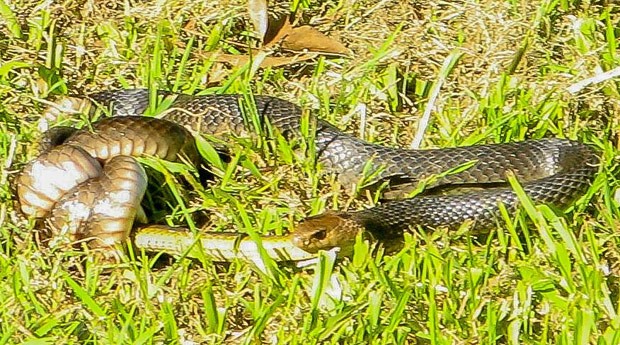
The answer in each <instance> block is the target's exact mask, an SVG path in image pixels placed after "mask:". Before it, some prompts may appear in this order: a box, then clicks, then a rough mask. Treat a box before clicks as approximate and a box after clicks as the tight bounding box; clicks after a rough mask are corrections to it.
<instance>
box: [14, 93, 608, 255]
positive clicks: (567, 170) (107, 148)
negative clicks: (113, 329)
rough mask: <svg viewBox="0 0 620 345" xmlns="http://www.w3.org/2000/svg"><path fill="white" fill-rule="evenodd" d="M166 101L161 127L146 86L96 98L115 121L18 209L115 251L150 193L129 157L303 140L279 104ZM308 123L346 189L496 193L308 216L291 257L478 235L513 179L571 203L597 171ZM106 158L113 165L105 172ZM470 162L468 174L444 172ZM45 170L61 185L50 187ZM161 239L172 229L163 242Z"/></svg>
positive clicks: (587, 160)
mask: <svg viewBox="0 0 620 345" xmlns="http://www.w3.org/2000/svg"><path fill="white" fill-rule="evenodd" d="M167 96H168V97H172V102H171V105H170V107H169V108H168V109H167V110H166V111H165V112H164V116H163V119H156V118H149V117H142V116H140V115H141V114H142V113H143V112H144V110H145V109H146V108H147V107H148V105H149V92H148V91H147V90H141V89H137V90H124V91H107V92H101V93H97V94H94V95H91V96H89V99H90V100H92V101H95V102H96V103H100V104H102V105H105V106H109V105H112V107H113V111H112V112H113V113H114V115H116V116H117V117H111V118H106V119H103V120H100V121H98V122H95V123H93V125H92V130H88V129H86V130H79V131H76V132H75V133H72V132H69V133H67V134H66V135H64V136H66V138H64V136H63V137H62V138H61V139H54V140H53V141H58V142H60V143H62V144H61V145H59V146H56V147H54V148H52V149H50V150H48V151H47V152H44V153H43V154H42V155H41V156H40V157H38V158H37V159H35V160H34V161H33V162H31V163H29V164H28V165H27V166H26V167H25V169H24V170H23V172H22V173H21V174H20V176H19V177H18V179H17V187H18V197H19V199H20V202H21V205H22V206H21V207H22V211H24V213H25V214H27V215H30V216H35V217H40V218H48V219H50V221H49V222H50V223H51V224H52V225H53V227H54V228H58V229H59V228H63V227H64V228H65V231H68V232H69V233H71V234H74V235H75V237H76V238H80V237H84V236H90V237H94V238H95V239H97V240H98V241H99V242H100V245H104V246H108V245H111V244H115V243H118V242H119V241H122V240H124V239H125V238H126V237H127V233H128V231H129V229H131V227H132V225H133V219H134V218H135V216H136V215H139V213H140V208H139V206H131V205H134V203H135V202H136V200H137V203H138V204H139V200H140V199H141V198H142V195H143V194H144V189H145V182H143V181H145V180H144V178H143V175H144V171H143V169H142V168H141V167H140V165H139V164H137V163H136V162H135V160H133V159H132V158H130V157H128V156H139V155H152V156H157V157H160V158H163V159H168V160H173V161H174V160H187V161H189V162H192V163H197V162H198V160H199V157H198V154H197V151H196V147H195V144H194V140H193V136H192V134H191V133H192V132H194V133H203V134H210V135H221V134H224V133H233V134H235V135H244V134H248V133H253V132H255V131H256V130H257V129H258V130H259V132H264V133H269V129H270V128H275V129H276V130H277V131H279V132H280V133H281V134H282V135H283V136H284V137H285V138H287V139H291V140H294V139H298V138H300V137H301V132H302V131H301V127H302V123H303V121H304V120H303V119H304V117H303V114H304V113H303V111H302V110H301V109H300V108H299V107H298V106H296V105H294V104H292V103H290V102H287V101H284V100H281V99H278V98H274V97H268V96H254V102H245V101H244V98H243V96H240V95H208V96H189V95H172V94H167ZM249 113H255V114H256V115H257V116H249V115H248V114H249ZM309 120H310V122H311V123H313V124H314V127H315V137H314V145H315V146H316V152H317V155H318V157H317V161H318V162H319V163H320V164H321V165H322V166H323V167H324V169H325V170H326V171H328V172H334V173H337V174H339V179H340V181H341V182H342V183H343V184H347V185H348V184H351V183H353V182H356V181H358V179H359V178H360V176H361V175H362V174H363V172H364V171H368V170H369V168H370V170H371V171H375V175H374V176H376V179H377V180H385V179H388V180H398V181H399V182H401V183H402V182H407V183H409V184H415V183H417V182H419V181H421V180H423V179H427V178H430V177H433V176H440V177H438V178H437V179H436V181H434V183H433V186H442V185H468V184H474V185H484V184H489V185H490V186H491V187H492V188H489V189H485V190H482V191H476V192H466V193H463V194H457V195H426V196H420V197H414V198H411V199H405V200H399V201H393V202H387V203H384V204H382V205H379V206H377V207H373V208H369V209H365V210H360V211H353V212H340V213H334V212H328V213H325V214H323V215H319V216H314V217H310V218H307V219H305V220H303V221H302V222H301V223H300V224H298V225H297V226H296V229H295V231H294V233H293V235H292V237H290V238H289V237H287V238H285V240H282V239H278V241H280V242H281V243H284V242H287V244H284V245H283V246H284V247H283V248H287V249H286V250H288V247H287V246H290V242H289V240H292V243H293V244H294V245H295V246H297V247H299V248H301V249H303V250H305V251H308V252H316V251H317V250H318V249H329V248H331V247H348V246H349V247H350V246H351V244H352V243H353V241H354V239H355V235H356V234H357V233H359V232H360V231H363V230H367V231H370V232H371V233H372V234H373V235H375V237H378V238H388V237H391V236H394V235H395V234H396V233H398V232H400V231H402V230H403V229H405V228H407V227H411V226H414V227H415V226H421V227H428V228H438V227H448V228H455V227H458V226H460V225H461V224H463V223H464V222H466V221H470V222H472V225H471V226H472V228H473V229H485V228H488V227H490V226H493V225H495V224H497V215H498V213H499V203H500V202H501V203H503V204H504V205H505V206H506V208H507V209H508V210H509V211H514V210H516V208H517V206H518V199H517V197H516V195H515V193H514V192H513V191H512V190H511V189H510V188H509V187H506V186H504V187H498V186H497V184H501V183H505V182H506V179H507V175H508V174H514V176H516V178H517V179H518V180H519V181H520V183H521V184H522V186H523V188H524V190H525V192H526V193H527V194H528V195H529V197H530V198H531V199H532V200H533V201H534V202H535V203H548V204H554V205H557V206H565V205H567V204H568V203H570V202H571V201H572V200H573V199H575V197H577V196H578V195H579V194H580V193H582V192H583V191H584V190H585V189H586V188H587V187H588V186H589V184H590V183H591V181H592V178H593V176H594V174H595V173H596V171H597V169H598V168H597V164H598V157H597V155H596V153H595V151H594V150H593V149H591V148H590V147H589V146H587V145H584V144H581V143H578V142H575V141H571V140H562V139H540V140H529V141H523V142H516V143H508V144H495V145H477V146H470V147H456V148H448V149H434V150H404V149H400V148H389V147H385V146H379V145H375V144H371V143H368V142H365V141H363V140H361V139H358V138H355V137H353V136H351V135H348V134H346V133H343V132H342V131H340V130H339V129H337V128H336V127H334V126H333V125H331V124H329V123H327V122H325V121H323V120H320V119H316V118H313V117H309ZM55 144H57V143H55ZM115 157H120V158H115ZM99 162H106V163H105V164H104V167H103V168H102V167H101V165H100V163H99ZM466 164H471V166H470V167H469V168H467V169H465V170H463V171H460V172H458V173H455V174H449V175H445V176H444V175H442V173H445V172H446V171H448V170H449V169H452V168H455V167H458V166H462V165H466ZM41 174H43V175H41ZM46 174H47V175H46ZM49 174H55V175H58V176H63V177H64V178H60V179H55V180H54V181H48V180H49V179H48V178H47V177H48V176H50V175H49ZM43 176H45V177H43ZM84 184H85V185H84ZM78 185H79V186H78ZM76 186H77V187H76ZM63 195H64V196H63ZM59 200H60V201H59ZM111 205H114V206H119V205H120V206H119V207H117V208H112V207H111ZM97 210H98V211H97ZM127 219H130V220H127ZM67 224H72V225H70V226H68V225H67ZM67 228H69V229H68V230H67ZM151 231H152V233H150V234H149V233H148V232H143V233H142V235H140V236H142V237H141V238H143V239H144V238H146V240H144V241H143V242H141V243H144V245H143V246H145V247H149V248H151V249H158V248H163V247H166V248H168V249H169V247H170V246H169V245H168V246H167V244H166V243H164V242H165V241H164V240H161V241H159V240H153V241H151V242H149V241H148V238H149V236H150V235H154V234H155V233H156V231H153V230H151ZM162 231H163V232H165V231H166V230H161V231H160V234H161V232H162ZM139 234H140V233H139ZM299 256H300V257H301V256H303V255H302V254H300V255H299Z"/></svg>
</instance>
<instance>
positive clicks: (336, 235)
mask: <svg viewBox="0 0 620 345" xmlns="http://www.w3.org/2000/svg"><path fill="white" fill-rule="evenodd" d="M362 231H364V227H363V226H362V225H361V224H359V223H358V222H357V221H356V220H355V219H353V217H352V216H351V215H350V214H347V213H336V212H326V213H323V214H320V215H317V216H313V217H309V218H306V219H304V220H303V221H301V222H300V223H299V224H298V225H297V227H296V228H295V231H294V232H293V237H292V242H293V244H294V245H295V246H297V247H299V248H301V249H303V250H305V251H307V252H309V253H316V252H317V251H319V250H330V249H332V248H336V247H339V248H340V253H341V254H342V255H348V253H351V252H352V251H353V245H354V244H355V237H356V236H357V234H358V233H360V232H362Z"/></svg>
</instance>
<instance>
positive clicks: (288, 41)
mask: <svg viewBox="0 0 620 345" xmlns="http://www.w3.org/2000/svg"><path fill="white" fill-rule="evenodd" d="M282 48H284V49H288V50H293V51H304V50H307V51H311V52H321V53H327V54H336V55H348V54H349V50H348V49H347V47H345V46H344V45H343V44H342V43H340V42H339V41H337V40H335V39H333V38H331V37H329V36H326V35H324V34H323V33H321V32H320V31H318V30H316V29H315V28H313V27H311V26H307V25H304V26H300V27H298V28H292V29H291V30H290V32H289V33H288V35H286V37H284V39H283V41H282Z"/></svg>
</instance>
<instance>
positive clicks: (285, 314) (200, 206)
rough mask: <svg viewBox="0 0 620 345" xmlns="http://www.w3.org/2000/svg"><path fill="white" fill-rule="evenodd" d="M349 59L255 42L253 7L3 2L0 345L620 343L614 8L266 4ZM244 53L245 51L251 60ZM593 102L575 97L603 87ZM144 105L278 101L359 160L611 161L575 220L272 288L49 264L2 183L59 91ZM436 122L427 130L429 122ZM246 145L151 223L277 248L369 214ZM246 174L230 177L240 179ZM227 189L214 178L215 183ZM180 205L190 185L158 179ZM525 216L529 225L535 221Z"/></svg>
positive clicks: (81, 257) (313, 274)
mask: <svg viewBox="0 0 620 345" xmlns="http://www.w3.org/2000/svg"><path fill="white" fill-rule="evenodd" d="M270 6H271V10H272V12H278V13H291V12H295V14H294V15H293V18H294V19H295V20H294V22H293V26H294V27H299V26H302V25H309V26H311V27H313V28H314V29H317V30H318V31H320V32H322V33H324V34H326V35H327V36H328V37H330V38H331V39H333V40H334V41H339V42H341V43H342V44H343V45H344V46H345V47H346V48H347V49H348V50H349V52H348V54H341V55H325V54H317V55H312V56H311V57H310V58H308V59H306V60H303V61H300V62H294V61H293V57H295V56H297V53H296V52H290V51H287V50H286V49H284V47H282V46H280V45H278V44H275V45H271V46H270V47H269V49H268V50H267V51H268V52H269V54H270V55H269V57H277V58H281V60H278V61H280V62H281V63H280V64H272V65H270V64H269V63H267V64H265V65H262V66H261V67H260V68H259V67H257V66H256V65H252V62H253V61H254V60H245V61H246V62H239V60H235V59H233V58H232V57H233V56H243V57H247V56H252V57H253V58H257V59H258V58H260V57H261V55H260V54H258V50H257V49H256V48H257V47H258V46H259V45H260V40H259V39H258V38H257V35H256V34H255V33H253V28H252V26H251V24H250V20H249V15H248V10H247V3H246V2H244V1H177V0H173V1H157V2H146V1H144V2H143V1H117V0H109V1H84V2H76V1H70V0H67V1H56V2H52V1H44V2H39V1H19V0H14V1H7V0H4V1H2V2H0V18H1V21H0V22H1V23H2V24H3V25H0V48H1V49H0V64H1V65H0V100H1V101H0V128H1V131H0V150H1V151H0V152H1V154H0V163H1V165H2V174H1V176H0V181H1V183H0V185H1V186H2V187H0V188H1V189H0V198H1V200H2V205H1V206H0V207H1V208H0V281H1V282H2V284H0V343H21V342H25V343H30V344H40V343H50V344H51V343H137V344H139V343H186V344H191V343H258V342H265V343H338V344H349V343H351V344H357V343H431V344H480V343H487V344H494V343H500V344H503V343H511V344H522V343H524V344H529V343H536V344H545V343H550V344H568V343H574V344H577V343H578V344H586V343H597V344H617V343H619V342H620V331H619V328H620V316H618V310H619V309H618V299H619V296H618V293H619V288H620V282H619V280H618V276H619V274H620V272H619V266H618V265H619V263H620V261H619V258H620V251H619V243H620V240H619V239H618V237H617V235H616V231H617V230H618V228H619V227H620V225H619V224H620V222H619V221H618V219H619V212H618V202H617V201H616V199H617V198H616V199H614V197H615V195H614V193H615V191H616V190H617V188H618V181H617V179H616V176H617V173H618V166H617V157H618V130H619V129H620V124H619V122H620V117H619V115H618V114H619V113H620V94H619V87H618V86H619V83H620V79H618V78H617V77H616V78H615V79H613V78H612V79H607V80H606V79H604V78H600V76H601V74H602V73H603V72H605V71H608V70H613V69H614V68H617V67H618V65H619V63H620V56H619V55H618V54H619V52H618V50H617V46H618V36H620V29H619V27H620V6H618V5H617V4H615V2H614V1H577V0H575V1H571V0H561V1H551V0H544V1H514V0H504V1H489V0H481V1H468V0H459V1H449V2H448V1H445V2H444V1H434V2H428V1H427V2H423V1H386V0H383V1H346V0H343V1H301V2H293V3H277V4H270ZM248 47H254V48H252V49H250V48H248ZM597 76H599V78H598V79H597V80H595V81H594V82H593V83H591V84H589V85H585V86H584V87H579V84H577V86H574V87H572V88H571V86H573V85H574V84H576V83H579V82H582V81H584V80H587V79H588V78H592V77H597ZM129 87H150V88H159V89H167V90H174V91H179V92H184V93H198V92H200V93H249V92H252V93H256V94H269V95H274V96H278V97H281V98H284V99H287V100H290V101H292V102H295V103H297V104H300V105H301V106H303V107H304V109H309V110H310V109H312V110H314V111H315V112H316V113H317V114H318V116H320V117H322V118H324V119H327V120H329V121H331V122H332V123H334V124H336V125H337V126H338V127H339V128H341V129H343V130H345V131H347V132H350V133H354V134H355V135H358V136H361V137H363V138H364V139H367V140H369V141H373V142H377V143H381V144H384V145H389V146H400V147H409V146H411V145H412V143H414V145H413V146H418V145H415V142H416V139H415V138H416V136H417V137H419V138H421V142H420V144H419V147H421V148H431V147H450V146H461V145H469V144H478V143H498V142H508V141H515V140H522V139H529V138H540V137H563V138H570V139H575V140H580V141H582V142H585V143H588V144H591V145H593V146H594V147H596V148H597V150H599V152H600V154H601V157H602V164H601V170H600V173H599V174H598V175H597V178H596V180H595V182H594V183H593V186H592V187H591V188H590V190H589V191H588V193H587V194H586V195H585V196H584V197H583V198H581V199H580V200H578V201H577V202H576V204H575V206H574V207H571V208H569V209H568V210H552V209H550V208H548V207H544V206H541V207H538V208H537V209H530V210H529V211H528V212H523V213H522V214H521V215H520V216H519V217H517V218H515V219H514V221H512V222H509V224H508V225H507V226H506V227H503V228H498V229H494V230H492V231H491V232H490V233H489V234H488V235H487V236H483V237H472V236H469V235H468V233H467V231H466V230H463V231H461V232H457V233H447V232H445V231H437V232H428V231H423V230H416V231H412V232H411V234H408V235H407V236H406V245H405V248H404V249H402V250H401V251H400V252H398V253H396V254H393V255H383V254H382V253H381V252H379V253H372V254H371V253H370V251H369V248H368V247H367V244H366V243H364V242H360V243H359V244H358V246H357V248H356V252H355V254H354V256H353V257H352V258H350V259H345V260H342V261H336V262H334V261H333V260H332V259H331V258H330V257H323V258H322V260H321V261H320V262H319V263H317V264H314V265H311V266H309V267H305V268H297V267H295V266H290V265H281V266H274V267H271V268H269V269H266V270H260V269H257V268H256V267H253V266H252V265H249V264H246V263H243V262H233V263H230V264H226V265H221V264H213V263H211V262H208V261H204V260H189V259H184V258H174V257H170V258H160V257H159V256H152V255H149V256H147V255H145V254H144V253H139V252H136V253H135V255H133V256H132V257H131V258H128V259H127V260H126V261H124V262H123V263H122V264H115V265H104V264H102V263H100V262H98V261H96V260H92V258H90V257H89V256H88V255H85V253H84V250H82V249H79V248H75V249H67V246H63V245H43V244H42V243H40V242H41V241H40V237H39V232H37V231H33V230H32V228H33V225H32V224H30V223H28V222H27V221H25V220H24V219H22V218H21V217H20V215H19V212H18V211H17V207H16V205H15V203H14V198H13V192H12V189H11V186H10V183H7V182H10V181H11V180H12V179H13V178H14V176H15V174H16V173H17V172H18V171H19V169H20V168H21V167H22V166H23V165H24V164H25V162H27V161H28V160H30V159H32V158H33V157H35V156H36V152H37V151H36V150H37V149H36V142H37V141H38V139H39V138H40V136H41V130H43V129H45V128H46V127H47V126H50V125H57V124H61V123H63V124H72V125H73V124H75V125H81V124H83V123H84V117H79V116H78V117H74V118H70V119H65V120H60V119H52V120H47V121H42V120H41V117H42V113H43V110H44V109H45V108H46V107H47V106H48V105H49V104H50V102H52V101H54V100H56V99H58V97H59V96H61V95H65V94H79V93H84V92H91V91H95V90H102V89H107V88H129ZM426 112H428V115H430V118H429V123H428V125H425V124H424V120H423V118H424V117H423V114H425V113H426ZM255 146H256V145H255V143H251V142H240V143H237V144H235V145H234V152H235V154H233V155H232V158H231V162H229V163H224V164H223V165H222V166H221V169H219V168H218V167H215V168H214V169H213V170H214V175H215V176H216V178H215V179H214V181H213V182H212V183H211V184H209V185H208V186H206V187H204V188H201V187H199V186H198V187H197V186H194V187H195V188H196V190H195V191H192V192H191V193H189V194H191V195H190V196H191V198H189V199H187V200H186V199H184V196H180V197H179V198H177V200H181V201H186V202H182V203H181V204H179V203H178V202H177V201H175V199H174V198H173V199H172V200H170V202H169V203H168V204H167V206H166V209H164V210H161V215H159V216H160V217H163V216H164V215H166V214H173V216H170V217H168V221H170V222H172V223H175V224H184V221H185V218H184V216H183V214H188V213H194V214H200V215H201V218H204V219H203V223H204V224H205V227H206V228H208V229H209V230H228V231H231V230H232V231H246V230H247V229H248V228H252V229H255V230H256V231H258V232H262V233H282V232H285V231H287V229H289V228H291V226H292V225H293V224H295V222H297V221H299V220H300V219H303V218H304V217H306V216H309V215H312V214H317V213H321V212H323V211H324V210H327V209H332V210H345V209H359V208H362V207H368V206H371V205H372V204H373V202H374V200H375V199H374V195H371V194H365V193H358V194H357V195H355V194H354V195H350V193H347V192H346V191H345V190H344V188H343V187H342V186H340V185H338V183H337V182H336V180H335V179H334V177H333V176H319V175H318V174H317V173H316V171H315V170H314V166H313V165H312V162H311V159H308V158H303V157H301V158H300V157H296V156H291V157H289V156H287V155H286V154H285V153H286V152H284V153H282V152H281V153H280V154H278V153H276V154H274V153H273V152H270V150H265V149H258V150H257V149H256V147H255ZM235 163H236V164H235ZM218 176H219V177H218ZM166 182H169V183H168V184H169V185H171V186H172V187H173V188H172V192H168V193H169V194H170V195H171V196H173V197H174V196H175V195H177V194H183V193H177V192H178V187H175V186H177V185H179V184H178V183H177V182H176V180H175V177H174V176H172V175H166ZM532 219H533V221H532Z"/></svg>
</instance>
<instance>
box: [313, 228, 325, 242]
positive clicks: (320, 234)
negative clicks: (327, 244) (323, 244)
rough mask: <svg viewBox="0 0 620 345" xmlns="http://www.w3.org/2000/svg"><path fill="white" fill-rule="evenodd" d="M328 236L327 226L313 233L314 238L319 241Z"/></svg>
mask: <svg viewBox="0 0 620 345" xmlns="http://www.w3.org/2000/svg"><path fill="white" fill-rule="evenodd" d="M326 237H327V230H326V229H325V228H321V229H317V230H316V232H315V233H314V234H312V238H314V239H315V240H317V241H322V240H324V239H325V238H326Z"/></svg>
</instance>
